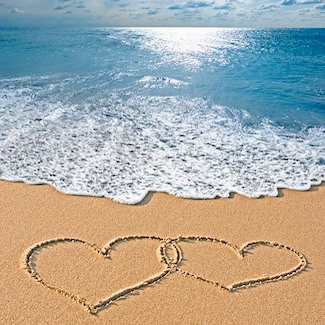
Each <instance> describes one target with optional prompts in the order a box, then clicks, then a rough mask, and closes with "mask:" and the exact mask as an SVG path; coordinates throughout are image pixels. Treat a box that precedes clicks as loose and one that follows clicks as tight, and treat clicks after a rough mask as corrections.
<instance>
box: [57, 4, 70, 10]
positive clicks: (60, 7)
mask: <svg viewBox="0 0 325 325" xmlns="http://www.w3.org/2000/svg"><path fill="white" fill-rule="evenodd" d="M69 7H70V5H65V6H57V7H54V8H53V9H54V10H64V9H66V8H69Z"/></svg>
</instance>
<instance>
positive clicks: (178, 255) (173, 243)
mask: <svg viewBox="0 0 325 325" xmlns="http://www.w3.org/2000/svg"><path fill="white" fill-rule="evenodd" d="M144 239H146V240H148V239H149V240H155V241H158V242H160V243H161V245H160V246H159V251H158V252H159V254H160V256H159V257H160V262H162V263H163V264H165V266H166V267H165V269H164V270H163V271H161V272H160V273H159V274H156V275H155V276H152V277H150V278H147V279H146V280H143V281H142V282H139V283H137V284H136V285H133V286H130V287H127V288H124V289H122V290H120V291H117V292H116V293H113V294H112V295H110V296H109V297H107V298H105V299H104V300H100V301H98V302H97V303H94V304H91V303H90V302H88V301H87V299H86V298H81V297H79V296H78V295H76V294H72V293H71V292H69V291H67V290H65V289H62V288H59V287H56V286H54V285H52V284H50V283H48V282H47V281H45V280H44V279H43V278H42V277H41V276H40V274H39V273H38V272H37V271H36V264H35V262H34V254H35V253H36V252H38V251H40V250H41V249H46V248H49V247H48V246H50V247H51V245H53V244H63V243H66V242H78V243H82V244H84V245H86V246H88V247H89V248H91V249H93V250H94V251H95V252H97V253H98V254H99V255H100V256H103V257H105V258H109V257H110V252H111V250H112V249H113V248H114V246H116V245H118V244H121V243H123V242H127V241H131V240H144ZM188 241H205V242H212V243H213V242H214V243H219V244H223V245H225V246H227V247H228V248H230V249H231V250H232V251H233V252H235V253H236V254H237V256H238V257H240V258H244V257H245V252H247V251H248V250H249V249H254V248H256V247H257V246H260V245H266V246H269V247H274V248H278V249H287V250H289V251H291V252H292V253H293V254H295V255H296V256H297V257H298V258H299V260H300V263H299V264H298V265H296V266H295V267H293V268H291V269H290V270H287V271H284V272H281V273H277V274H274V275H269V276H263V277H260V278H254V279H247V280H244V281H238V282H235V283H233V284H231V285H228V286H227V285H224V284H221V283H220V282H217V281H213V280H209V279H206V278H204V277H201V276H199V275H196V274H194V273H191V272H188V271H186V270H184V269H182V268H181V267H179V264H180V262H181V260H182V258H183V252H182V250H181V248H180V247H179V245H178V243H180V242H188ZM169 248H172V249H173V250H174V255H175V256H174V257H173V258H170V257H169V256H168V253H167V252H168V249H169ZM306 267H307V259H306V258H305V256H304V255H303V254H302V253H300V252H299V251H297V250H295V249H294V248H292V247H290V246H288V245H283V244H279V243H276V242H273V241H265V240H260V241H251V242H248V243H246V244H244V245H242V246H241V247H238V246H236V245H234V244H232V243H230V242H228V241H226V240H223V239H218V238H215V237H203V236H186V237H184V236H178V237H176V238H161V237H158V236H145V235H144V236H126V237H119V238H117V239H115V240H113V241H110V242H108V243H107V244H106V245H105V246H104V247H103V248H102V249H101V248H100V247H98V246H97V245H96V244H93V243H90V242H88V241H85V240H82V239H78V238H55V239H51V240H47V241H43V242H40V243H37V244H35V245H33V246H31V247H30V248H29V249H28V250H27V251H26V252H25V254H24V259H23V268H24V269H26V271H27V272H28V274H29V275H30V276H31V277H32V278H33V279H34V280H36V281H37V282H39V283H41V284H43V285H45V286H46V287H47V288H49V289H51V290H54V291H56V292H58V293H60V294H63V295H64V296H66V297H68V298H70V299H72V300H74V301H76V302H77V303H79V304H81V305H82V306H83V307H84V308H85V309H86V310H87V311H88V312H90V313H92V314H97V312H98V311H100V310H101V309H104V308H105V307H106V306H108V305H109V304H110V303H112V302H114V301H116V300H118V299H120V298H122V297H125V296H127V295H129V294H131V293H133V292H134V291H137V290H139V289H143V288H145V287H147V286H149V285H152V284H154V283H156V282H158V281H160V280H161V279H163V278H165V277H167V276H168V275H169V274H171V273H176V272H179V273H180V274H182V275H184V276H187V277H193V278H195V279H198V280H200V281H203V282H206V283H209V284H212V285H214V286H217V287H219V288H221V289H223V290H226V291H227V292H233V291H235V290H238V289H243V288H247V287H250V286H252V285H258V284H264V283H267V282H273V281H280V280H283V279H287V278H290V277H292V276H294V275H296V274H297V273H299V272H301V271H303V270H304V269H305V268H306Z"/></svg>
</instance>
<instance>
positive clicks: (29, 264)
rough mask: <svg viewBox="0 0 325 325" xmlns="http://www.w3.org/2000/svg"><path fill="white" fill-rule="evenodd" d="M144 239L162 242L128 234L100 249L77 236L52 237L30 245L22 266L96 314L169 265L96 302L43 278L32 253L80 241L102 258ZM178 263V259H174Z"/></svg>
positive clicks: (151, 281)
mask: <svg viewBox="0 0 325 325" xmlns="http://www.w3.org/2000/svg"><path fill="white" fill-rule="evenodd" d="M144 239H147V240H148V239H150V240H155V241H159V242H164V239H163V238H160V237H157V236H128V237H119V238H117V239H115V240H113V241H111V242H108V243H107V244H106V245H105V246H104V247H103V248H102V249H101V248H100V247H99V246H97V245H96V244H93V243H90V242H88V241H86V240H83V239H79V238H71V237H66V238H54V239H50V240H47V241H43V242H40V243H37V244H35V245H33V246H31V247H30V248H29V249H28V250H27V251H26V253H25V255H24V259H23V268H24V269H26V271H27V272H28V273H29V274H30V276H31V277H32V278H33V279H35V280H36V281H37V282H39V283H41V284H43V285H45V286H46V287H47V288H48V289H51V290H54V291H56V292H58V293H60V294H62V295H64V296H66V297H68V298H70V299H72V300H74V301H76V302H77V303H79V304H80V305H82V306H83V307H84V308H85V309H86V310H87V311H88V312H89V313H91V314H97V313H98V311H100V310H102V309H104V308H105V307H107V306H108V305H109V304H110V303H112V302H114V301H116V300H118V299H121V298H122V297H125V296H126V295H129V294H131V293H133V292H135V291H137V290H140V289H143V288H145V287H147V286H149V285H152V284H154V283H156V282H158V281H160V280H161V279H163V278H164V277H166V276H167V275H168V274H169V273H170V272H171V265H169V266H168V265H167V266H166V268H165V269H164V270H162V271H161V272H160V273H158V274H156V275H154V276H152V277H149V278H147V279H145V280H143V281H141V282H139V283H137V284H135V285H133V286H130V287H126V288H124V289H122V290H119V291H117V292H115V293H113V294H111V295H110V296H109V297H107V298H105V299H104V300H99V301H98V302H96V303H93V304H92V303H90V302H89V301H88V300H87V299H86V298H82V297H80V296H79V295H77V294H73V293H71V292H69V291H67V290H65V289H62V288H60V287H57V286H55V285H53V284H51V283H49V282H47V281H46V280H44V279H43V277H42V276H41V275H40V274H39V273H38V272H37V270H36V268H37V267H36V263H35V262H34V255H35V254H36V252H39V251H40V250H41V249H48V248H50V247H51V246H52V245H53V244H56V245H57V244H64V243H73V242H77V243H81V244H83V245H85V246H87V247H88V248H90V249H93V250H94V251H95V252H96V253H98V254H99V256H100V257H104V258H110V252H111V250H112V249H113V248H114V246H116V245H118V244H120V243H123V242H127V241H131V240H144ZM159 249H160V250H161V248H159ZM176 262H177V263H178V261H176Z"/></svg>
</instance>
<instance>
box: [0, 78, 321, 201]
mask: <svg viewBox="0 0 325 325" xmlns="http://www.w3.org/2000/svg"><path fill="white" fill-rule="evenodd" d="M69 82H70V80H69V79H67V80H63V81H62V80H61V81H57V85H56V86H54V84H53V83H51V86H49V87H50V88H51V89H46V88H42V90H39V93H38V95H37V96H39V98H38V100H35V98H34V97H35V96H36V95H35V93H36V91H35V89H34V88H35V87H34V88H33V87H31V88H28V86H27V85H24V86H23V87H21V88H19V89H18V88H15V89H10V87H9V89H7V92H3V93H2V94H1V95H0V104H1V105H0V114H1V116H2V119H1V121H0V129H1V134H0V166H1V171H0V178H1V179H6V180H15V181H17V180H22V181H25V182H27V183H32V184H34V183H48V184H51V185H53V186H55V187H56V188H57V189H59V190H61V191H62V192H65V193H73V194H80V195H95V196H105V197H109V198H112V199H113V200H117V201H119V202H123V203H128V204H134V203H137V202H139V201H141V200H142V199H143V198H144V196H145V195H146V194H147V193H148V191H163V192H168V193H171V194H174V195H176V196H180V197H188V198H200V199H203V198H214V197H216V196H221V197H228V196H229V193H230V192H238V193H241V194H244V195H246V196H249V197H259V196H260V195H271V196H275V195H277V193H278V191H277V188H279V187H281V188H282V187H283V188H292V189H298V190H306V189H309V187H310V186H311V185H312V184H319V183H320V182H321V181H323V180H325V164H324V159H325V137H324V135H325V129H324V128H321V127H312V128H307V129H304V130H301V131H299V132H290V131H289V130H287V129H285V128H284V127H281V126H278V125H275V124H274V123H272V122H271V121H268V120H266V119H264V120H263V119H262V120H259V121H258V122H256V121H255V120H254V119H252V117H251V116H250V114H249V113H248V112H245V111H237V110H235V109H230V108H227V107H222V106H218V105H213V104H211V103H210V102H209V101H207V100H204V99H201V98H191V99H189V98H182V97H178V96H169V97H166V96H165V97H161V96H149V97H148V96H147V97H146V96H129V97H125V96H121V95H120V94H111V95H110V96H105V97H103V98H101V99H99V98H97V97H96V101H93V100H92V99H89V100H86V101H84V102H83V103H82V105H80V104H79V105H78V104H75V105H69V106H67V105H65V104H64V103H63V102H60V101H55V100H57V98H54V99H53V102H49V101H42V100H41V99H40V98H42V97H43V96H44V93H46V92H48V91H53V89H55V87H59V88H60V87H62V88H64V87H65V85H66V84H68V83H69ZM11 84H14V83H13V82H12V83H11ZM33 96H34V97H33ZM37 96H36V97H37ZM8 98H9V99H10V105H8ZM36 106H37V107H36ZM10 107H11V109H10ZM17 107H20V109H19V110H17Z"/></svg>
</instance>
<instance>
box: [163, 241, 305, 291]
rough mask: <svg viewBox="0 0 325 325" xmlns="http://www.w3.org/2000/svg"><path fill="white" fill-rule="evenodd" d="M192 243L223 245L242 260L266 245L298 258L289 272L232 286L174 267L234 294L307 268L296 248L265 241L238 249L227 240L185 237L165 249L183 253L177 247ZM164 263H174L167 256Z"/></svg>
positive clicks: (287, 276)
mask: <svg viewBox="0 0 325 325" xmlns="http://www.w3.org/2000/svg"><path fill="white" fill-rule="evenodd" d="M191 241H192V242H193V241H197V242H210V243H218V244H222V245H224V246H226V247H227V248H229V249H230V250H232V251H233V252H234V253H235V254H236V255H237V256H238V257H239V258H241V259H243V258H245V253H247V251H248V250H251V249H254V248H258V247H259V246H263V245H264V246H268V247H272V248H277V249H283V250H288V251H290V252H291V253H292V254H294V255H295V256H296V257H297V260H298V261H299V263H298V264H297V265H296V266H294V267H293V268H291V269H289V270H286V271H283V272H281V273H277V274H272V275H264V276H262V277H258V278H252V279H246V280H243V281H238V282H235V283H233V284H231V285H226V284H223V283H220V282H218V281H214V280H210V279H206V278H204V277H202V276H200V275H197V274H194V273H191V272H188V271H186V270H184V269H183V268H181V267H179V266H178V265H177V266H175V267H174V269H175V271H177V272H179V273H180V274H182V275H184V276H188V277H193V278H195V279H197V280H200V281H204V282H206V283H209V284H212V285H214V286H217V287H219V288H221V289H224V290H226V291H228V292H233V291H235V290H238V289H243V288H247V287H250V286H254V285H259V284H263V283H266V282H273V281H279V280H284V279H288V278H289V277H292V276H293V275H295V274H297V273H298V272H301V271H302V270H304V269H305V268H306V266H307V260H306V258H305V256H304V255H303V254H302V253H300V252H298V251H297V250H295V249H294V248H292V247H290V246H287V245H283V244H279V243H276V242H271V241H264V240H260V241H252V242H248V243H246V244H244V245H243V246H242V247H238V246H236V245H234V244H232V243H230V242H228V241H226V240H223V239H218V238H213V237H201V236H188V237H183V236H179V237H178V238H174V239H169V241H167V242H166V244H165V246H164V249H165V250H166V249H167V247H168V245H170V244H172V246H173V248H174V249H177V251H179V252H180V253H182V251H181V248H180V247H179V246H178V245H177V243H180V242H191ZM181 259H182V256H181V257H180V258H179V260H181ZM163 261H164V262H165V263H166V265H169V263H171V262H173V261H169V259H168V256H167V255H166V258H165V260H163Z"/></svg>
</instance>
